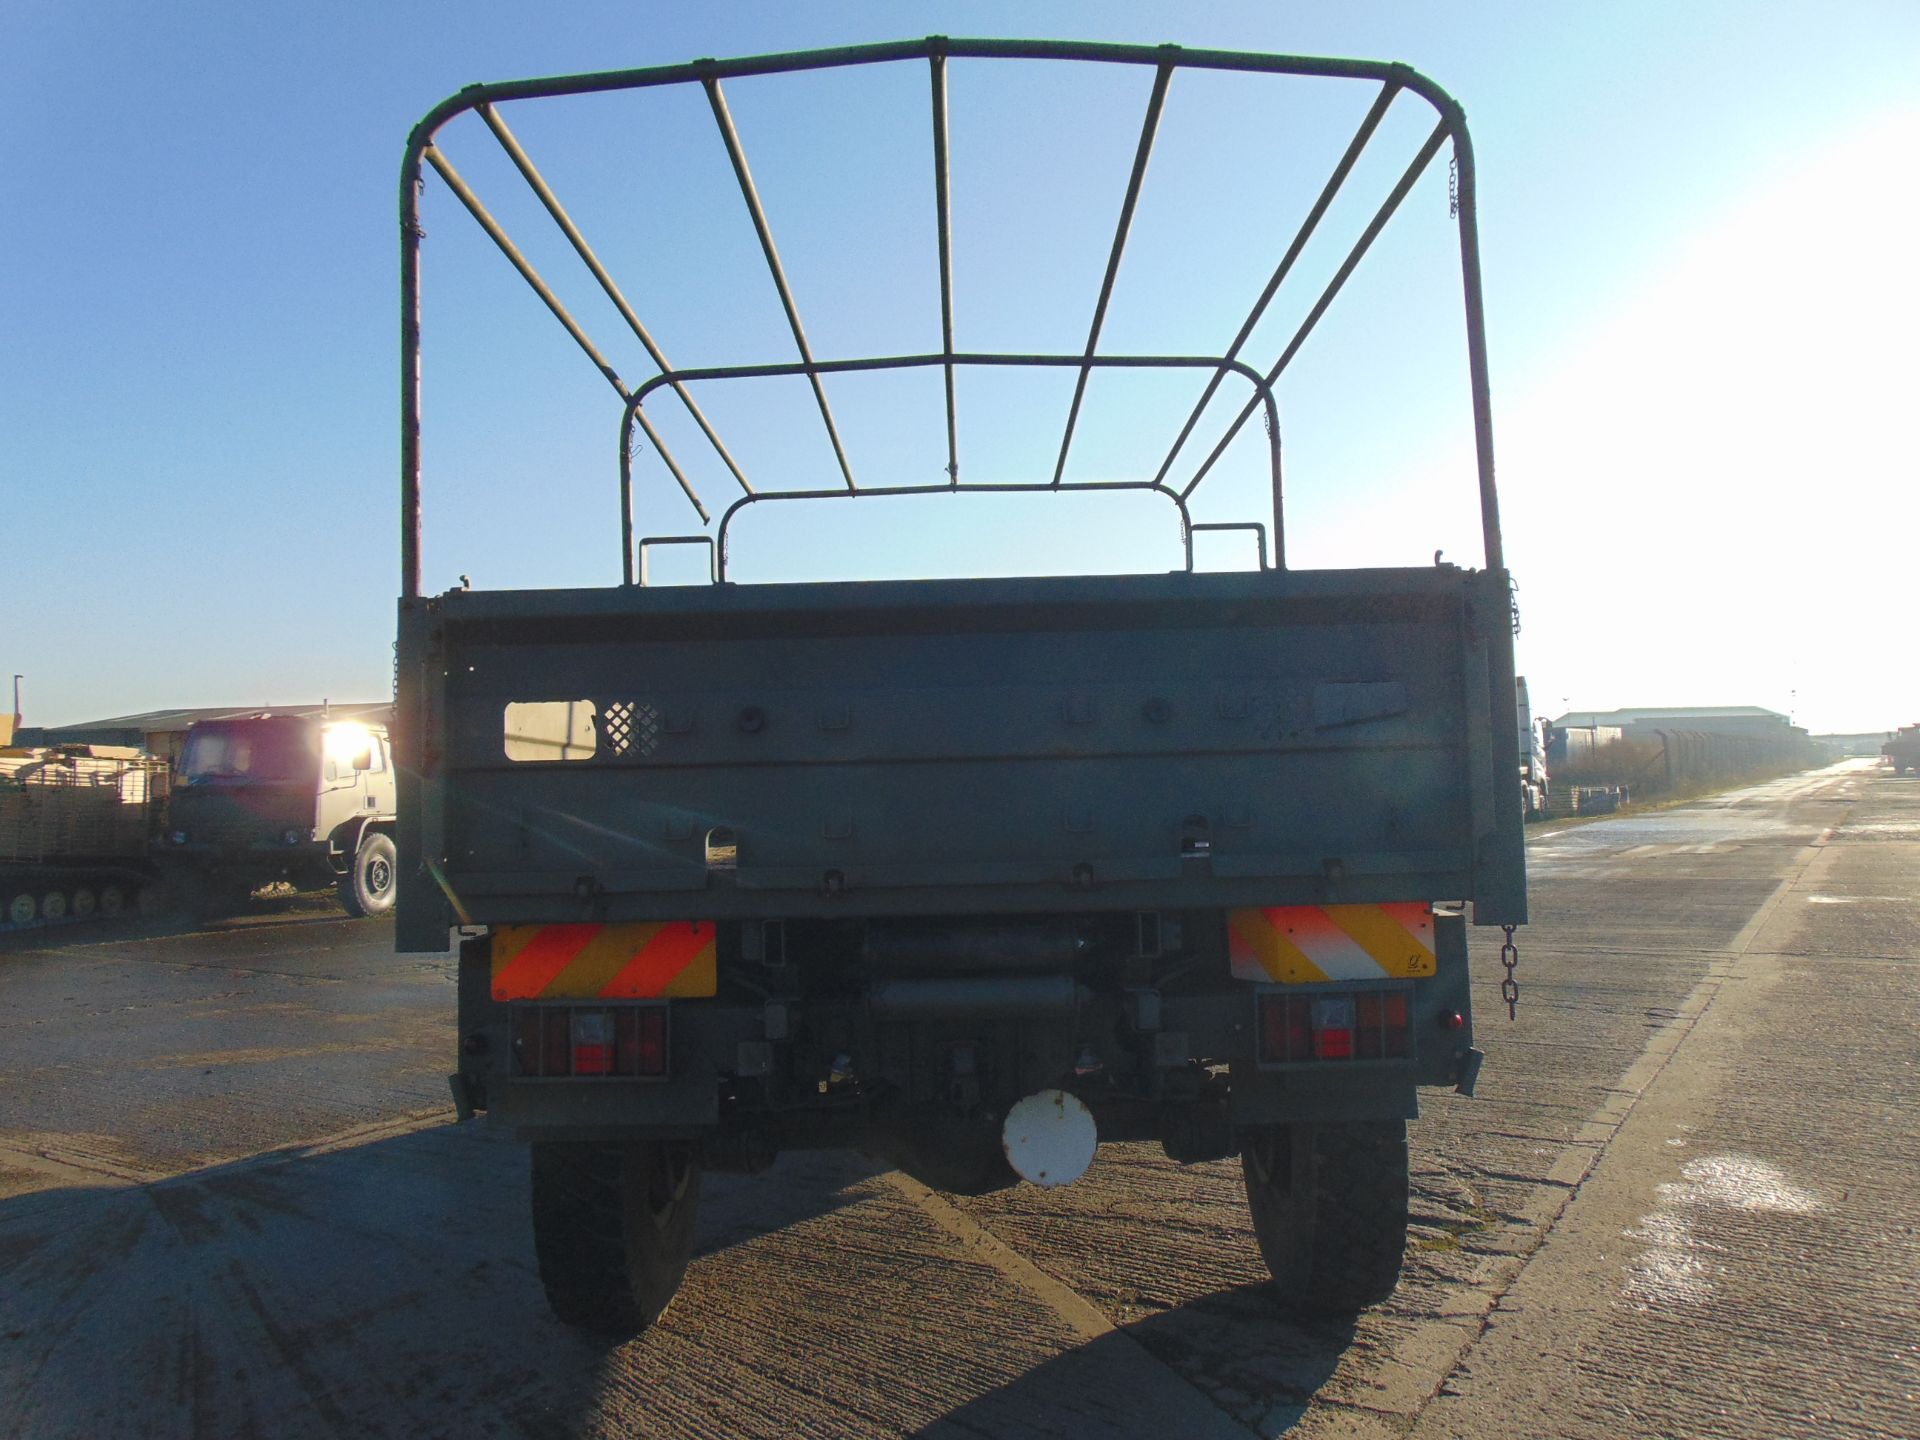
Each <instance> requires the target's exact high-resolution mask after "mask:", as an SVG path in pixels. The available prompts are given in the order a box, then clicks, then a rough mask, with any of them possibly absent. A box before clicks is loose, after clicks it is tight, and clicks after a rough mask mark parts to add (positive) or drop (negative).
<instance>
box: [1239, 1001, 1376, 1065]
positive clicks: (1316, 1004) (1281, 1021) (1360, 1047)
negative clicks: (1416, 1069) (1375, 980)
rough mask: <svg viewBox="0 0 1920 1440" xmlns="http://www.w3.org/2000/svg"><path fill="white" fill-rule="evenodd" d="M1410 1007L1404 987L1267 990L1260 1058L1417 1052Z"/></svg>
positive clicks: (1295, 1060) (1280, 1061)
mask: <svg viewBox="0 0 1920 1440" xmlns="http://www.w3.org/2000/svg"><path fill="white" fill-rule="evenodd" d="M1411 1010H1412V1006H1411V1003H1410V997H1409V995H1408V993H1407V992H1406V991H1405V990H1361V991H1357V992H1355V993H1353V994H1332V995H1329V994H1327V993H1326V992H1325V991H1319V992H1314V993H1311V994H1308V995H1282V994H1267V995H1262V996H1261V997H1260V999H1259V1011H1258V1018H1259V1046H1260V1060H1261V1063H1262V1064H1266V1065H1298V1064H1303V1063H1307V1062H1312V1061H1343V1060H1404V1059H1406V1058H1407V1057H1408V1056H1409V1055H1411V1054H1412V1053H1413V1044H1412V1031H1411V1029H1410V1025H1409V1020H1410V1015H1411Z"/></svg>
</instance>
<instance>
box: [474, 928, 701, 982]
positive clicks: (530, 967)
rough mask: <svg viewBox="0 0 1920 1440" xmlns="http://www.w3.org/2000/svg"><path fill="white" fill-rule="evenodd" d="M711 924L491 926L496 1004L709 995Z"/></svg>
mask: <svg viewBox="0 0 1920 1440" xmlns="http://www.w3.org/2000/svg"><path fill="white" fill-rule="evenodd" d="M713 941H714V927H713V923H712V922H711V921H707V920H669V921H666V922H664V923H649V924H643V925H497V926H495V927H494V930H493V998H494V999H496V1000H660V999H668V998H671V999H690V998H694V997H704V996H710V995H712V994H714V993H715V992H716V990H717V989H718V984H717V981H716V977H715V973H714V945H713Z"/></svg>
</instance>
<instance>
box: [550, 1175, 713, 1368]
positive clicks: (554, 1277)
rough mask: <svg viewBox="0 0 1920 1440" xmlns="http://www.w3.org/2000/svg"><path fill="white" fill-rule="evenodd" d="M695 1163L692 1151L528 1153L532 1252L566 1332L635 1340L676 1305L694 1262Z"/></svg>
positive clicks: (697, 1185) (697, 1189)
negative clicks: (572, 1328)
mask: <svg viewBox="0 0 1920 1440" xmlns="http://www.w3.org/2000/svg"><path fill="white" fill-rule="evenodd" d="M699 1199H700V1162H699V1159H698V1157H697V1155H696V1153H695V1151H694V1150H693V1148H692V1147H691V1146H689V1145H685V1144H675V1143H648V1142H639V1143H634V1144H627V1145H605V1144H593V1143H575V1142H561V1141H544V1142H536V1143H535V1144H534V1146H533V1248H534V1253H535V1255H536V1256H537V1257H538V1259H539V1262H540V1283H541V1285H543V1286H544V1287H545V1288H546V1292H547V1303H548V1305H550V1306H552V1308H553V1313H554V1314H555V1315H556V1316H557V1317H559V1319H561V1320H562V1321H564V1322H565V1323H566V1324H568V1325H575V1326H578V1327H579V1328H581V1329H583V1330H591V1331H594V1332H596V1333H598V1334H601V1335H614V1336H620V1337H622V1338H624V1337H627V1336H631V1335H637V1334H639V1333H640V1332H641V1331H642V1330H644V1329H646V1328H647V1326H649V1325H651V1324H652V1323H653V1322H654V1321H655V1320H658V1319H659V1318H660V1315H661V1313H662V1312H663V1311H664V1310H665V1309H666V1308H667V1306H668V1304H669V1303H670V1302H671V1301H672V1300H673V1297H674V1294H675V1293H676V1292H677V1291H678V1290H679V1289H680V1281H681V1279H682V1278H683V1277H684V1276H685V1275H686V1273H687V1260H688V1258H689V1257H690V1256H691V1255H692V1254H693V1239H694V1221H695V1214H696V1212H697V1211H698V1209H699Z"/></svg>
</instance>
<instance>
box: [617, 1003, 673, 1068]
mask: <svg viewBox="0 0 1920 1440" xmlns="http://www.w3.org/2000/svg"><path fill="white" fill-rule="evenodd" d="M626 1014H627V1016H630V1017H631V1018H632V1021H633V1032H632V1036H631V1040H632V1049H631V1050H629V1049H628V1048H626V1047H625V1046H624V1045H623V1046H622V1047H621V1051H620V1062H621V1070H620V1073H621V1074H623V1075H664V1074H666V1073H667V1007H666V1006H664V1005H649V1006H647V1007H645V1008H644V1009H640V1010H629V1011H627V1012H626ZM621 1038H622V1039H623V1040H626V1039H627V1038H628V1037H627V1036H626V1035H622V1037H621Z"/></svg>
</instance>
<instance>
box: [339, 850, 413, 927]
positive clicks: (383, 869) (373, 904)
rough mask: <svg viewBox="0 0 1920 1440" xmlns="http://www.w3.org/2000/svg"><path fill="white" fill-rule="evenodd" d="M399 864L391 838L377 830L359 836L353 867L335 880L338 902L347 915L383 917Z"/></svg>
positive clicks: (388, 908)
mask: <svg viewBox="0 0 1920 1440" xmlns="http://www.w3.org/2000/svg"><path fill="white" fill-rule="evenodd" d="M398 863H399V862H398V857H397V856H396V854H395V851H394V848H393V837H392V836H390V835H383V834H381V833H380V832H379V831H378V830H369V831H367V833H366V834H364V835H362V836H361V837H360V848H359V849H357V850H355V851H354V852H353V864H352V865H351V866H350V867H349V868H348V870H347V873H346V874H344V875H342V876H341V877H340V879H339V881H338V889H339V891H340V903H341V904H342V905H343V906H345V907H346V911H347V914H349V915H353V916H361V915H384V914H386V913H387V911H389V910H391V909H392V908H393V892H394V876H395V873H396V870H397V867H398Z"/></svg>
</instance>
